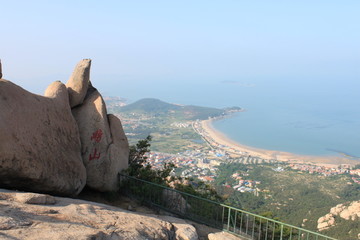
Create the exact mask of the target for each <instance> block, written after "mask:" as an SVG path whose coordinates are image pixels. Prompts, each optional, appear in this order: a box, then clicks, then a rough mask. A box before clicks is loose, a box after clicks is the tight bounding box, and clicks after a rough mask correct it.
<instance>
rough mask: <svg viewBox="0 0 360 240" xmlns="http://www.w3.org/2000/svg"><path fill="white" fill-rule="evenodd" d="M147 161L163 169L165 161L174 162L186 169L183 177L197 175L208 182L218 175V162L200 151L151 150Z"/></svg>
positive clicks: (155, 167)
mask: <svg viewBox="0 0 360 240" xmlns="http://www.w3.org/2000/svg"><path fill="white" fill-rule="evenodd" d="M147 157H148V159H147V162H148V163H149V164H150V165H151V166H152V167H153V168H154V169H161V168H162V167H163V166H164V163H170V162H171V163H173V164H174V165H175V166H176V167H177V168H182V169H184V170H183V171H182V172H181V175H180V176H181V177H196V178H198V179H200V180H203V181H206V182H212V181H214V178H215V175H216V168H215V166H216V164H212V163H214V162H213V161H212V160H209V159H207V158H206V157H205V156H204V154H202V153H201V152H198V151H186V152H184V153H178V154H168V153H160V152H150V153H149V154H147Z"/></svg>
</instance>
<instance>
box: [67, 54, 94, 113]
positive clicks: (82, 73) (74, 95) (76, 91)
mask: <svg viewBox="0 0 360 240" xmlns="http://www.w3.org/2000/svg"><path fill="white" fill-rule="evenodd" d="M90 66H91V60H90V59H83V60H81V61H80V62H79V63H78V64H77V65H76V67H75V69H74V72H73V74H72V75H71V77H70V78H69V80H68V81H67V83H66V87H67V88H68V91H69V98H70V106H71V107H75V106H77V105H80V104H82V103H83V101H84V98H85V95H86V92H87V89H88V85H89V81H90Z"/></svg>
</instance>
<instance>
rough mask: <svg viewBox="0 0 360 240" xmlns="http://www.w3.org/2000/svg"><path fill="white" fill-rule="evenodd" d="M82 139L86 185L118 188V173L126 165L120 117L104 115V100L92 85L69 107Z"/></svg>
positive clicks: (126, 148)
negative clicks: (75, 104)
mask: <svg viewBox="0 0 360 240" xmlns="http://www.w3.org/2000/svg"><path fill="white" fill-rule="evenodd" d="M72 112H73V115H74V117H75V119H76V121H77V124H78V126H79V131H80V139H81V154H82V159H83V162H84V164H85V167H86V172H87V185H88V186H89V187H91V188H93V189H96V190H99V191H115V190H117V189H118V184H119V183H118V181H119V179H118V173H119V172H120V171H121V170H122V169H125V168H127V166H128V157H129V144H128V141H127V138H126V136H125V133H124V130H123V129H122V126H121V122H120V120H119V119H118V118H117V117H115V116H114V115H107V111H106V106H105V102H104V100H103V98H102V96H101V95H100V93H99V92H98V91H97V90H96V89H95V88H94V87H92V86H91V84H90V85H89V86H88V91H87V94H86V97H85V99H84V102H83V103H82V104H81V105H80V106H78V107H75V108H73V109H72Z"/></svg>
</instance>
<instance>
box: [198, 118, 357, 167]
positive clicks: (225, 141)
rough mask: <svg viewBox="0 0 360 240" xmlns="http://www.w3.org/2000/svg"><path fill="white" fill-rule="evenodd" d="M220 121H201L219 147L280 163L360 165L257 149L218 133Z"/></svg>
mask: <svg viewBox="0 0 360 240" xmlns="http://www.w3.org/2000/svg"><path fill="white" fill-rule="evenodd" d="M216 120H218V119H217V118H215V119H209V120H203V121H201V126H202V128H203V130H204V131H205V132H206V133H207V135H208V137H210V138H212V139H213V141H215V142H216V143H218V144H219V145H223V146H226V147H229V148H232V149H235V150H237V151H240V152H242V153H243V154H249V155H252V156H257V157H261V158H263V159H275V160H278V161H283V162H289V163H311V164H316V165H321V166H327V167H337V166H338V165H340V164H349V165H355V164H359V161H356V160H351V159H348V158H346V157H341V156H311V155H300V154H294V153H290V152H283V151H275V150H267V149H261V148H255V147H251V146H247V145H244V144H241V143H239V142H236V141H234V140H232V139H230V138H229V137H228V136H226V135H225V134H224V133H222V132H220V131H218V130H217V129H215V128H214V126H213V125H212V123H213V121H216Z"/></svg>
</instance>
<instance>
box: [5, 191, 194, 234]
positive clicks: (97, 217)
mask: <svg viewBox="0 0 360 240" xmlns="http://www.w3.org/2000/svg"><path fill="white" fill-rule="evenodd" d="M0 193H1V189H0ZM17 194H18V193H16V192H11V191H6V192H4V193H2V199H0V206H1V207H0V239H4V240H13V239H23V240H35V239H36V240H37V239H55V240H57V239H59V240H60V239H61V240H62V239H79V240H89V239H94V240H100V239H101V240H103V239H106V240H123V239H127V240H142V239H143V240H145V239H160V240H161V239H178V240H181V239H182V240H185V239H191V240H197V239H198V238H197V237H196V236H197V234H196V232H194V228H193V227H192V226H191V225H187V224H186V223H183V221H182V220H181V219H176V218H171V219H170V218H169V219H166V220H163V219H159V216H157V215H150V214H136V213H133V212H129V211H126V210H123V209H120V208H116V207H111V206H108V205H104V204H99V203H94V202H89V201H83V200H78V199H70V198H60V197H56V203H55V204H54V205H33V204H26V203H22V202H18V201H17V200H16V197H15V195H17ZM24 194H25V193H24ZM14 199H15V200H14ZM181 229H183V230H181ZM186 232H188V233H189V235H186Z"/></svg>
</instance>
